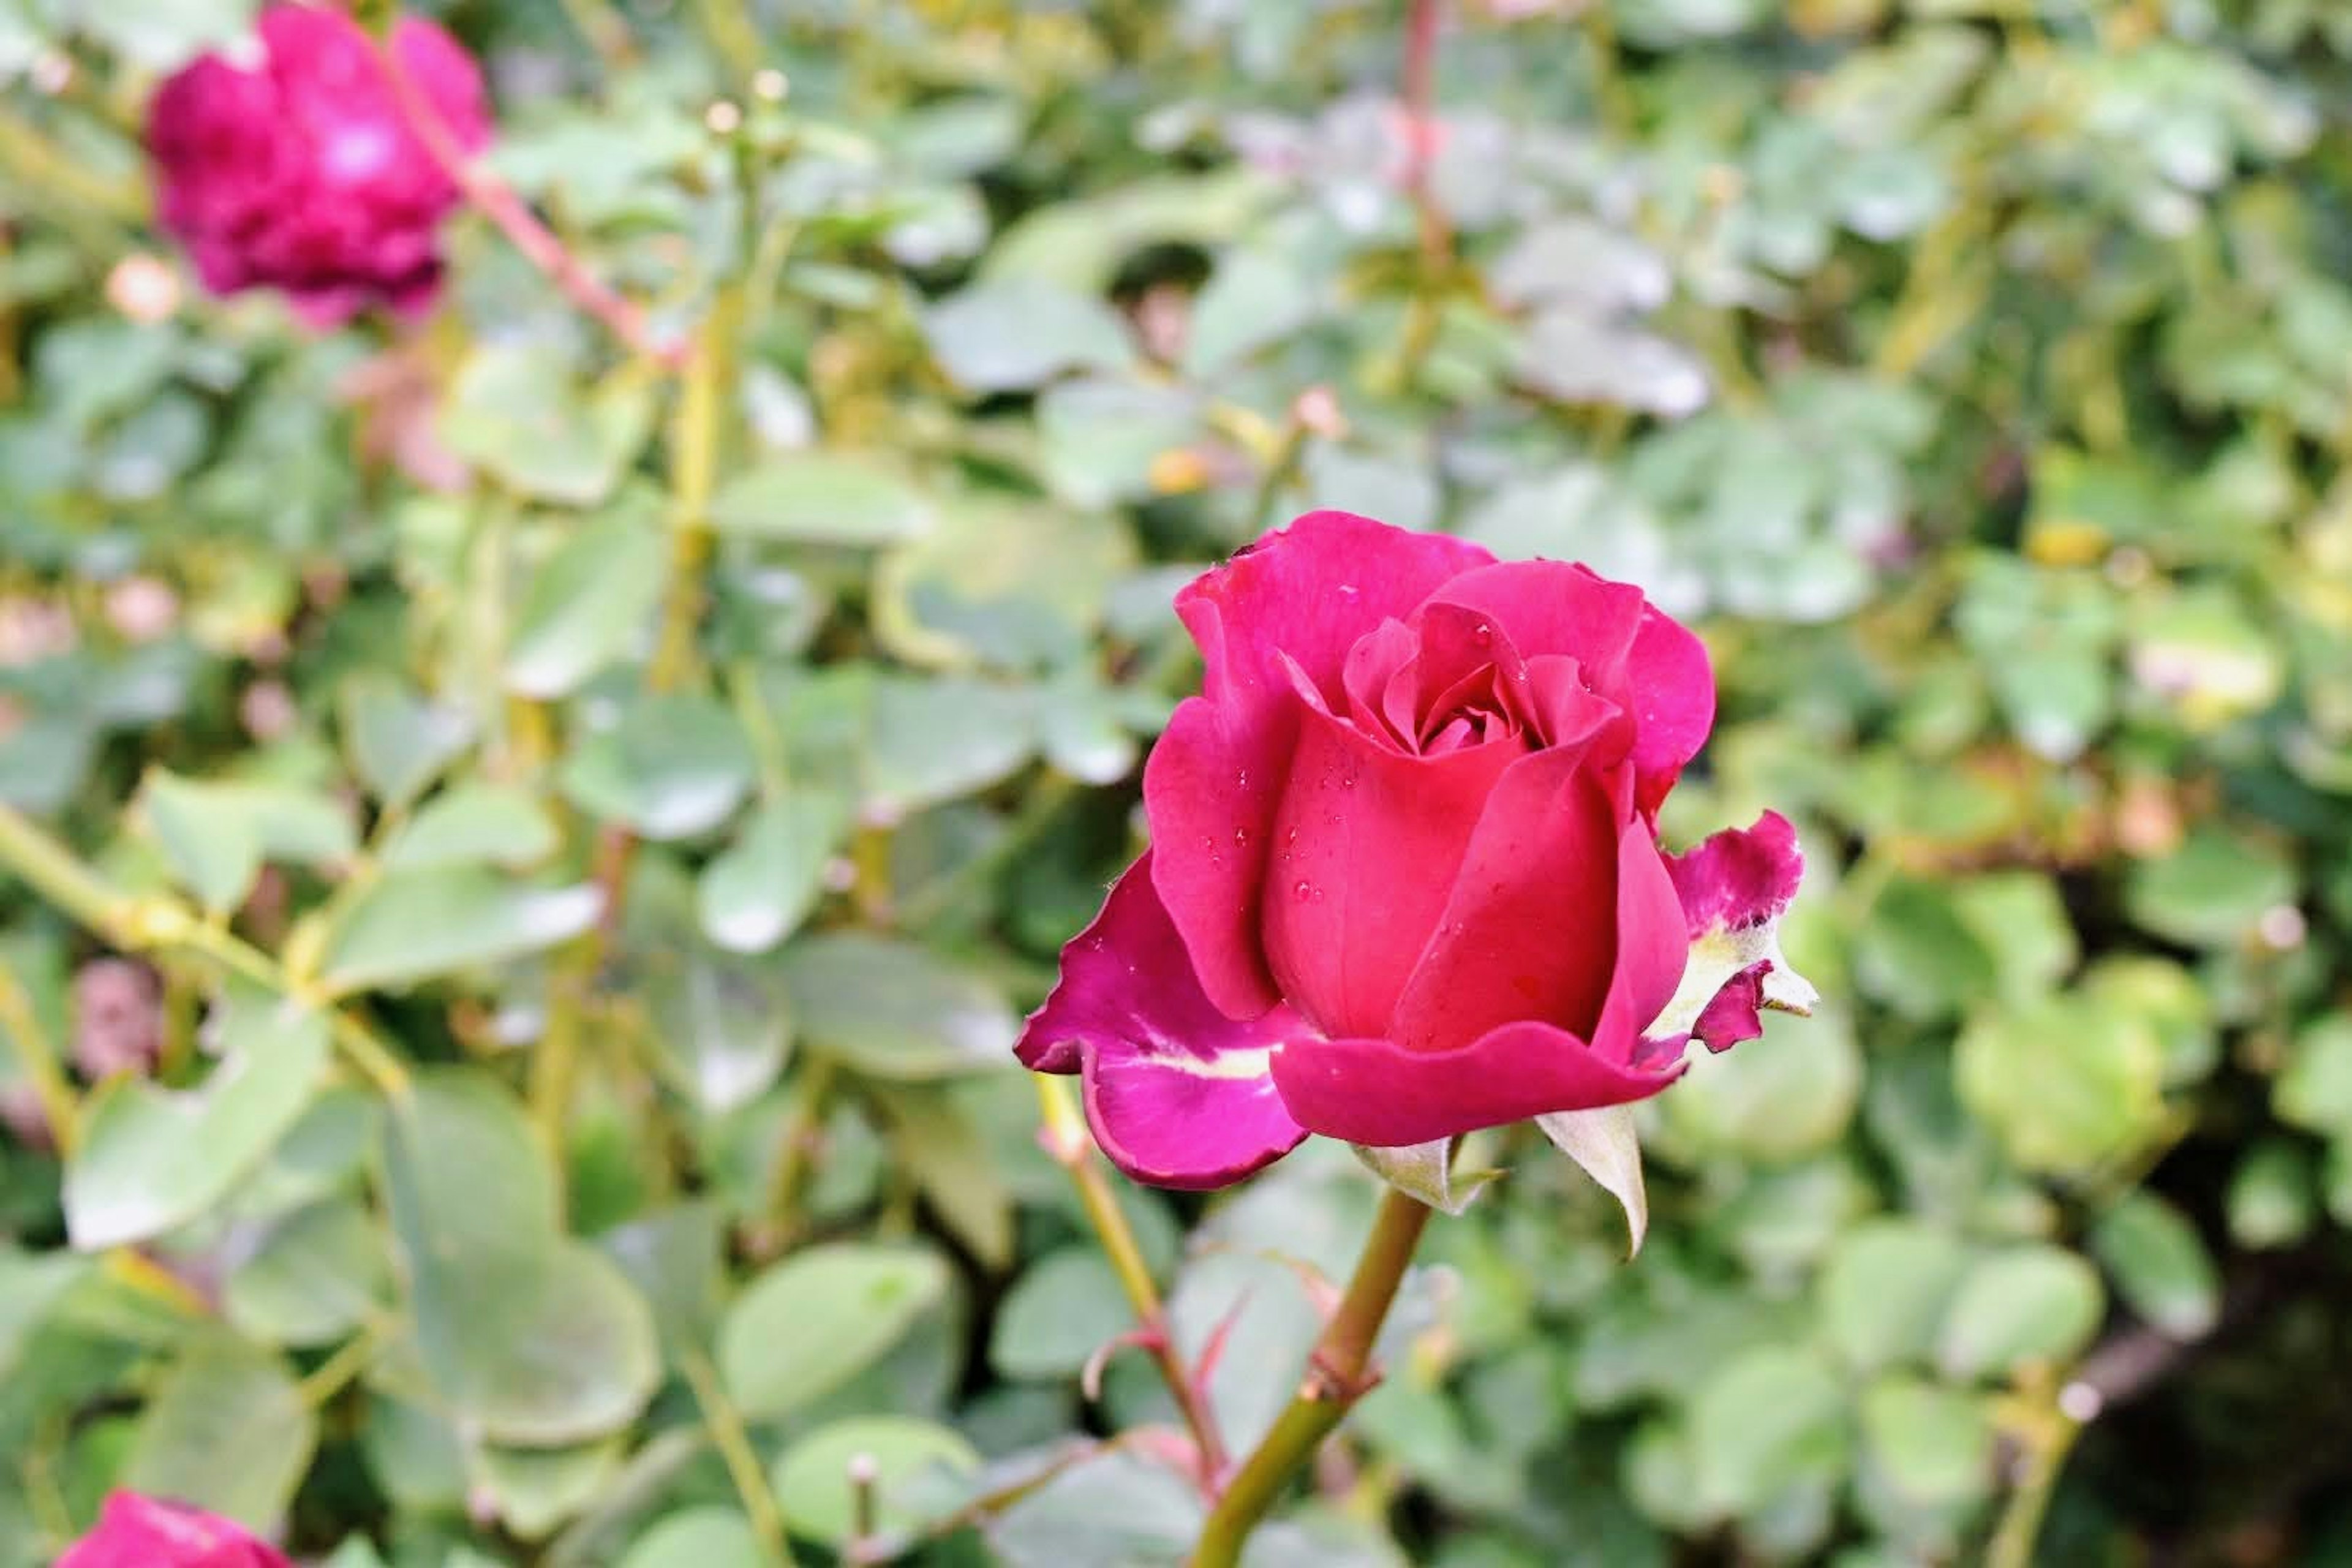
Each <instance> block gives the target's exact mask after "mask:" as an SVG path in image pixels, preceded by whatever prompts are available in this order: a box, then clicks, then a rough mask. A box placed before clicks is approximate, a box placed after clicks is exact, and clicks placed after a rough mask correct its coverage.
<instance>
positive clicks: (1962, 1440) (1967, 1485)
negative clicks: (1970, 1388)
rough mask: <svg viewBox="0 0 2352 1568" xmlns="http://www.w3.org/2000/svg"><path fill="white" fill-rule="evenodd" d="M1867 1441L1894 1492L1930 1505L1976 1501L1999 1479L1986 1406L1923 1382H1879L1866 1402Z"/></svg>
mask: <svg viewBox="0 0 2352 1568" xmlns="http://www.w3.org/2000/svg"><path fill="white" fill-rule="evenodd" d="M1862 1431H1863V1439H1864V1444H1865V1445H1866V1446H1867V1447H1868V1450H1869V1452H1870V1455H1871V1457H1872V1458H1874V1459H1875V1460H1876V1461H1877V1463H1878V1464H1879V1466H1880V1467H1881V1468H1883V1469H1884V1470H1885V1474H1886V1477H1887V1479H1889V1480H1890V1481H1891V1482H1892V1483H1893V1484H1894V1486H1895V1490H1897V1491H1898V1492H1900V1493H1902V1494H1903V1496H1904V1497H1905V1498H1906V1499H1908V1500H1910V1501H1912V1502H1914V1503H1916V1504H1919V1505H1922V1506H1926V1507H1937V1506H1944V1507H1948V1506H1952V1505H1954V1504H1959V1503H1968V1502H1973V1501H1975V1500H1977V1499H1979V1498H1980V1497H1982V1496H1983V1495H1984V1494H1985V1492H1986V1491H1987V1490H1988V1489H1990V1485H1991V1481H1992V1468H1993V1467H1992V1461H1993V1424H1992V1419H1991V1416H1990V1413H1989V1412H1988V1411H1987V1410H1986V1408H1985V1404H1984V1401H1983V1400H1982V1399H1981V1398H1980V1397H1979V1396H1978V1395H1976V1394H1969V1393H1967V1392H1965V1391H1963V1390H1960V1389H1957V1388H1944V1387H1940V1386H1938V1385H1937V1384H1933V1383H1929V1382H1927V1380H1925V1379H1924V1378H1918V1377H1912V1376H1906V1375H1903V1374H1899V1373H1898V1374H1894V1375H1890V1376H1886V1377H1882V1378H1880V1379H1879V1380H1878V1381H1877V1382H1875V1383H1873V1384H1871V1385H1870V1386H1869V1388H1867V1389H1866V1390H1864V1393H1863V1396H1862Z"/></svg>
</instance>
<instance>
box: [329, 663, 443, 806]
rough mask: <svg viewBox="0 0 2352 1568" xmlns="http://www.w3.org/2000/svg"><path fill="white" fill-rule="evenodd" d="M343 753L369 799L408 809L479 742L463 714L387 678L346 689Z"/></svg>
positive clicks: (362, 679)
mask: <svg viewBox="0 0 2352 1568" xmlns="http://www.w3.org/2000/svg"><path fill="white" fill-rule="evenodd" d="M342 719H343V750H344V751H345V752H347V753H349V755H350V757H351V760H352V772H353V773H357V774H358V775H359V778H360V782H361V783H362V784H365V785H366V786H367V789H368V793H369V794H371V795H374V796H375V798H376V799H377V800H378V801H380V802H382V803H383V804H384V805H407V804H408V803H409V802H410V801H412V800H414V799H415V797H416V795H418V793H419V792H421V791H422V790H423V789H424V788H425V785H426V784H431V783H432V782H433V780H434V778H435V777H436V775H438V774H439V773H440V772H441V770H442V769H443V768H444V767H446V766H447V765H448V763H449V762H450V760H451V759H452V758H454V757H456V756H457V754H458V753H459V752H462V751H464V750H465V749H466V747H467V743H468V742H471V741H472V740H473V738H474V723H473V720H472V718H471V717H470V716H469V715H467V713H466V712H464V711H463V710H459V709H457V708H452V707H447V706H445V705H443V704H440V703H436V702H432V701H428V700H425V699H423V698H421V697H418V696H416V695H415V693H414V692H412V691H410V690H409V689H407V688H406V687H405V686H404V685H402V684H401V683H400V682H398V681H396V680H394V679H391V678H389V677H386V676H382V675H361V676H355V677H353V678H352V679H350V680H348V681H346V682H344V683H343V689H342Z"/></svg>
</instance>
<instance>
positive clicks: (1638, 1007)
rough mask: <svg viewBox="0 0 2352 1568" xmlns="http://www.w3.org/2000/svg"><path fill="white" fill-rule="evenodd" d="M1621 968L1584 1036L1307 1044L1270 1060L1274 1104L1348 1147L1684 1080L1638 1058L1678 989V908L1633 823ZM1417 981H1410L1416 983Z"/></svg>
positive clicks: (1531, 1032) (1601, 1101) (1621, 862)
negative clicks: (1443, 1044)
mask: <svg viewBox="0 0 2352 1568" xmlns="http://www.w3.org/2000/svg"><path fill="white" fill-rule="evenodd" d="M1616 859H1617V900H1616V925H1617V930H1616V933H1615V935H1616V945H1617V948H1618V950H1619V952H1620V955H1621V956H1620V960H1619V963H1618V964H1617V968H1616V973H1615V975H1614V976H1613V978H1612V981H1611V984H1610V987H1609V994H1608V997H1607V999H1606V1000H1605V1001H1604V1002H1603V1003H1602V1005H1601V1009H1600V1017H1599V1019H1598V1021H1597V1022H1596V1024H1595V1025H1594V1026H1593V1028H1592V1030H1591V1035H1590V1036H1589V1037H1580V1036H1579V1035H1578V1034H1576V1033H1573V1032H1571V1031H1570V1030H1567V1029H1563V1028H1559V1027H1558V1026H1554V1025H1551V1024H1547V1023H1542V1022H1533V1021H1526V1020H1521V1021H1518V1022H1513V1023H1506V1024H1502V1025H1500V1026H1496V1027H1495V1028H1492V1029H1489V1030H1487V1031H1486V1033H1484V1034H1481V1035H1479V1036H1477V1037H1475V1038H1473V1039H1472V1040H1470V1041H1469V1042H1468V1043H1467V1044H1465V1045H1460V1046H1455V1047H1450V1048H1445V1049H1438V1050H1429V1049H1414V1048H1412V1047H1409V1046H1406V1045H1404V1044H1402V1043H1401V1042H1399V1041H1396V1040H1388V1039H1372V1038H1351V1039H1340V1040H1327V1039H1321V1038H1318V1037H1311V1036H1309V1037H1302V1038H1299V1039H1296V1040H1292V1041H1289V1042H1287V1043H1286V1044H1285V1045H1284V1047H1282V1049H1281V1050H1279V1051H1277V1052H1276V1054H1275V1058H1274V1080H1275V1085H1276V1088H1277V1089H1280V1090H1281V1091H1282V1099H1283V1103H1284V1104H1285V1105H1286V1106H1287V1107H1288V1108H1289V1110H1290V1113H1291V1115H1293V1116H1294V1117H1296V1118H1297V1120H1298V1122H1299V1124H1300V1125H1301V1126H1303V1127H1305V1128H1307V1130H1308V1131H1313V1132H1320V1133H1323V1134H1326V1135H1327V1136H1329V1137H1333V1138H1345V1139H1347V1140H1348V1141H1349V1142H1354V1143H1372V1144H1402V1143H1421V1142H1427V1141H1429V1140H1431V1139H1433V1138H1450V1137H1452V1136H1454V1134H1456V1133H1460V1132H1469V1131H1475V1130H1476V1129H1478V1128H1481V1127H1496V1126H1500V1125H1503V1124H1504V1123H1507V1122H1512V1121H1525V1120H1526V1119H1528V1118H1529V1117H1533V1116H1542V1115H1548V1114H1549V1113H1551V1112H1553V1111H1559V1110H1592V1109H1594V1108H1596V1107H1599V1106H1603V1105H1622V1104H1625V1103H1628V1102H1630V1101H1633V1100H1643V1099H1646V1098H1648V1097H1649V1096H1650V1095H1653V1094H1655V1093H1656V1092H1657V1091H1658V1090H1659V1089H1664V1087H1665V1086H1666V1085H1668V1084H1670V1083H1672V1082H1673V1081H1674V1080H1675V1079H1676V1078H1677V1077H1679V1076H1680V1075H1681V1073H1682V1070H1683V1068H1682V1063H1681V1062H1680V1061H1679V1060H1668V1061H1664V1062H1662V1063H1657V1064H1650V1063H1646V1062H1643V1061H1640V1060H1637V1052H1638V1050H1639V1047H1640V1044H1641V1039H1640V1032H1639V1031H1640V1026H1641V1021H1642V1019H1643V1018H1644V1017H1646V1016H1649V1015H1650V1014H1651V1013H1652V1012H1653V1011H1654V1009H1655V1007H1656V1006H1657V1005H1658V1002H1659V1000H1660V999H1662V998H1663V997H1664V996H1666V995H1668V994H1671V993H1672V992H1673V990H1674V988H1675V976H1676V974H1677V973H1679V972H1680V966H1681V953H1680V952H1679V951H1678V940H1675V939H1670V940H1667V941H1663V942H1662V941H1660V940H1658V939H1657V937H1656V935H1655V934H1654V933H1656V932H1657V931H1660V930H1661V929H1664V930H1665V931H1673V930H1674V927H1675V921H1676V920H1677V918H1678V915H1679V911H1678V910H1677V909H1676V906H1675V891H1674V884H1673V882H1672V881H1671V880H1670V879H1669V878H1668V877H1667V875H1666V870H1665V866H1664V859H1663V858H1662V857H1661V856H1660V855H1659V854H1658V852H1657V847H1656V846H1655V845H1654V844H1653V843H1651V842H1650V841H1649V839H1648V837H1647V831H1646V829H1645V828H1643V826H1642V825H1641V824H1639V823H1638V822H1637V823H1635V824H1633V826H1630V827H1629V828H1628V829H1627V830H1626V831H1625V832H1624V834H1623V835H1622V837H1621V838H1620V840H1619V846H1618V852H1617V856H1616ZM1418 983H1419V976H1417V975H1416V976H1415V984H1418Z"/></svg>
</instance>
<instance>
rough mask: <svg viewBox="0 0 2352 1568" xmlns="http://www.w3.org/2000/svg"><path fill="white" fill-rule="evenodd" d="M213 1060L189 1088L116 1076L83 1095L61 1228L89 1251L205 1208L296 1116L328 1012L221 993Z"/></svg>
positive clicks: (316, 1068) (163, 1227)
mask: <svg viewBox="0 0 2352 1568" xmlns="http://www.w3.org/2000/svg"><path fill="white" fill-rule="evenodd" d="M218 1037H219V1049H220V1057H221V1059H220V1062H219V1063H218V1065H217V1066H215V1068H213V1070H212V1073H211V1075H210V1076H209V1077H207V1078H206V1079H205V1081H204V1082H203V1083H202V1084H201V1085H199V1086H197V1087H196V1088H194V1089H178V1090H175V1089H164V1088H163V1087H162V1086H160V1085H158V1084H155V1083H152V1082H149V1081H146V1080H144V1079H129V1078H126V1079H120V1080H118V1081H117V1082H115V1083H114V1084H113V1085H112V1086H111V1087H110V1088H109V1089H105V1090H102V1091H101V1092H100V1096H99V1098H98V1100H97V1102H96V1103H95V1104H93V1105H92V1106H90V1108H89V1112H88V1115H87V1118H86V1120H85V1121H84V1123H83V1127H82V1137H81V1142H80V1145H79V1147H78V1148H77V1149H76V1150H75V1151H74V1155H73V1159H72V1161H71V1162H70V1163H68V1166H67V1168H66V1175H65V1192H64V1201H65V1211H66V1228H67V1231H68V1234H69V1235H70V1236H71V1237H72V1238H73V1244H74V1246H75V1247H79V1248H80V1249H81V1250H83V1251H97V1250H100V1249H102V1248H105V1247H120V1246H122V1245H124V1244H126V1243H130V1242H134V1241H144V1240H147V1239H148V1238H149V1237H156V1236H161V1235H163V1233H164V1232H166V1231H168V1230H172V1229H173V1228H175V1227H176V1226H182V1225H184V1224H186V1223H187V1222H188V1221H190V1220H192V1219H194V1218H196V1217H197V1216H198V1215H203V1214H205V1213H207V1212H209V1211H210V1210H211V1209H212V1208H213V1207H214V1206H215V1205H217V1204H219V1203H221V1202H222V1201H223V1200H224V1199H226V1197H228V1196H229V1195H230V1194H231V1193H233V1192H234V1191H235V1190H236V1187H237V1185H238V1184H239V1183H240V1182H241V1181H243V1180H244V1179H245V1177H246V1176H247V1175H248V1174H249V1173H251V1172H252V1171H253V1170H254V1169H255V1168H256V1167H257V1166H258V1165H259V1164H260V1163H261V1162H262V1161H263V1159H264V1158H265V1157H266V1156H267V1155H268V1152H269V1150H270V1146H271V1145H272V1144H274V1143H276V1142H278V1139H279V1138H280V1137H282V1136H283V1135H284V1134H285V1132H286V1131H287V1129H289V1127H291V1126H293V1125H294V1123H295V1121H297V1120H298V1119H299V1117H300V1116H301V1114H302V1112H303V1110H305V1109H306V1108H307V1107H308V1106H309V1105H310V1100H311V1098H312V1096H313V1095H315V1094H316V1093H317V1092H318V1089H319V1086H320V1077H321V1075H322V1074H323V1072H324V1070H325V1068H326V1065H327V1052H328V1046H327V1023H326V1019H325V1017H324V1016H321V1015H320V1013H319V1012H318V1011H317V1010H316V1009H315V1008H310V1007H298V1006H296V1005H293V1004H290V1003H286V1002H281V1001H279V1000H278V999H277V998H276V997H273V996H267V995H264V994H261V993H258V992H253V991H242V990H240V991H234V992H231V993H230V994H227V995H226V997H225V998H224V1000H223V1004H222V1009H221V1015H220V1024H219V1034H218Z"/></svg>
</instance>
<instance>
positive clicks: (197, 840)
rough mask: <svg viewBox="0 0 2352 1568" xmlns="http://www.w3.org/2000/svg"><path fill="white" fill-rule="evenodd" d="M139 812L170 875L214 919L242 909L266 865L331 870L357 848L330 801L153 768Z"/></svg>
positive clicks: (144, 785) (346, 821)
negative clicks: (185, 776) (288, 863)
mask: <svg viewBox="0 0 2352 1568" xmlns="http://www.w3.org/2000/svg"><path fill="white" fill-rule="evenodd" d="M138 809H139V811H140V813H141V814H142V816H144V818H145V819H146V823H147V826H148V828H149V830H150V831H151V832H152V834H153V835H154V837H155V840H156V843H157V845H158V847H161V848H162V850H163V858H164V861H165V863H166V864H168V865H169V866H170V867H171V868H172V872H173V876H175V877H176V878H177V879H179V880H180V882H181V883H182V884H183V885H184V886H185V887H186V888H187V889H188V890H189V891H190V892H192V893H194V894H195V896H196V899H197V901H198V902H200V903H202V904H203V905H204V906H205V909H206V910H211V911H213V912H215V913H226V912H227V911H229V910H234V909H236V907H237V906H238V905H240V904H242V903H244V902H245V899H246V895H247V893H249V892H250V891H252V889H253V879H254V878H255V876H256V875H257V873H258V872H259V871H260V869H261V863H262V861H263V860H265V859H271V860H287V861H294V862H299V863H303V864H309V865H329V864H333V863H336V862H340V861H342V860H347V859H349V858H351V856H352V853H353V851H354V850H355V849H356V847H357V839H356V837H355V836H354V835H353V833H352V825H351V819H350V818H349V817H348V816H345V815H344V814H343V812H342V810H341V808H340V807H339V806H337V805H335V804H334V803H333V802H332V801H331V800H327V799H325V798H323V797H321V796H320V795H312V794H310V793H309V792H307V791H303V790H296V789H289V788H286V787H283V786H280V785H276V784H227V783H217V784H216V783H209V782H202V781H198V780H194V779H183V778H178V777H175V776H173V774H171V773H166V772H164V771H163V769H161V768H153V769H150V770H149V771H148V773H147V776H146V778H145V780H144V781H143V782H142V784H141V785H140V791H139V804H138Z"/></svg>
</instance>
